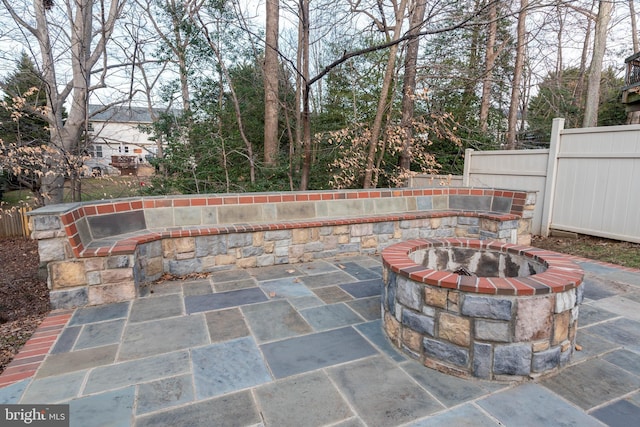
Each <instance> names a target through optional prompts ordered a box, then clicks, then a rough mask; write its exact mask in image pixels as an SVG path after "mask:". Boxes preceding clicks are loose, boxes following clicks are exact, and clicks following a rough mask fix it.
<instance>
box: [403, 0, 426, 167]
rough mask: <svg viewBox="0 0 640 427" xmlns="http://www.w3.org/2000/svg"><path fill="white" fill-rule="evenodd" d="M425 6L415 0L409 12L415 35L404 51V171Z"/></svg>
mask: <svg viewBox="0 0 640 427" xmlns="http://www.w3.org/2000/svg"><path fill="white" fill-rule="evenodd" d="M426 7H427V1H426V0H415V1H414V3H413V7H412V8H411V11H410V12H409V14H410V15H409V16H410V17H409V34H411V35H415V38H411V39H409V41H408V42H407V48H406V49H407V50H406V53H405V60H404V81H403V85H402V121H401V122H400V127H401V128H402V130H403V133H404V135H403V137H404V147H403V148H402V153H400V167H401V168H402V169H403V170H406V171H408V170H410V169H411V158H412V153H411V146H412V144H413V125H412V122H413V110H414V104H415V102H414V94H415V91H416V65H417V63H418V47H419V45H420V39H419V38H418V37H417V34H418V33H419V32H420V28H421V24H422V21H424V15H425V11H426Z"/></svg>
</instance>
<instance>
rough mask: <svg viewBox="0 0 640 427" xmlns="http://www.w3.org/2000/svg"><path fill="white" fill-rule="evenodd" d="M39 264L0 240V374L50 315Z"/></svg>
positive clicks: (564, 245)
mask: <svg viewBox="0 0 640 427" xmlns="http://www.w3.org/2000/svg"><path fill="white" fill-rule="evenodd" d="M532 246H536V247H539V248H543V249H550V250H554V251H558V252H564V253H569V254H572V255H578V256H583V257H587V258H591V259H598V260H601V261H606V262H612V263H615V264H619V265H624V266H628V267H635V268H640V244H634V243H626V242H618V241H613V240H607V239H599V238H595V237H588V236H577V237H575V238H572V237H549V238H539V237H537V238H534V239H533V242H532ZM38 264H39V259H38V244H37V242H35V241H33V240H25V239H18V238H15V239H11V238H9V239H7V238H0V373H1V372H2V371H3V370H4V368H5V367H6V365H7V364H8V363H9V362H10V361H11V360H12V359H13V356H14V355H15V354H16V353H17V352H18V350H19V349H20V347H22V346H23V345H24V343H25V342H27V340H28V339H29V337H30V336H31V334H33V332H34V331H35V330H36V328H37V327H38V325H39V324H40V322H41V321H42V319H44V317H45V316H46V315H47V313H48V311H49V290H48V289H47V284H46V283H45V282H44V281H42V280H40V279H39V278H38Z"/></svg>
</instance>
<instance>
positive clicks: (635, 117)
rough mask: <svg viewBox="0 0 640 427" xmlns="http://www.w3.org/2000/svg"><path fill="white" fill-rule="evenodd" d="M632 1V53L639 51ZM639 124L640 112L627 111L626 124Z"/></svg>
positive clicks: (630, 3)
mask: <svg viewBox="0 0 640 427" xmlns="http://www.w3.org/2000/svg"><path fill="white" fill-rule="evenodd" d="M633 2H634V0H629V16H630V18H631V39H632V41H633V52H634V53H637V52H638V51H640V43H638V24H637V19H636V11H635V6H634V5H633ZM638 123H640V111H629V112H628V113H627V124H629V125H631V124H638Z"/></svg>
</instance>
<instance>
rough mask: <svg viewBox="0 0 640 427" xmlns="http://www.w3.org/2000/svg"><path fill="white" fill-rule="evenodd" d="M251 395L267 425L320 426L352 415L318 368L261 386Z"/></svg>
mask: <svg viewBox="0 0 640 427" xmlns="http://www.w3.org/2000/svg"><path fill="white" fill-rule="evenodd" d="M255 394H256V397H257V400H258V403H259V405H260V412H261V414H262V415H263V416H264V420H265V424H266V425H268V426H280V427H288V426H290V427H299V426H305V425H314V426H320V425H325V424H331V423H335V422H338V421H341V420H345V419H348V418H351V417H353V416H354V415H355V414H354V413H353V412H352V411H351V409H350V408H349V405H348V404H347V402H345V400H344V399H343V398H342V396H341V395H340V393H339V392H338V390H337V389H336V387H335V386H334V385H333V383H332V382H331V380H330V379H329V378H328V377H327V375H326V374H325V373H324V372H322V371H315V372H312V373H309V374H304V375H299V376H296V377H292V378H286V379H283V380H279V381H276V382H272V383H269V384H265V385H262V386H260V387H258V388H256V391H255ZM320 402H321V404H320Z"/></svg>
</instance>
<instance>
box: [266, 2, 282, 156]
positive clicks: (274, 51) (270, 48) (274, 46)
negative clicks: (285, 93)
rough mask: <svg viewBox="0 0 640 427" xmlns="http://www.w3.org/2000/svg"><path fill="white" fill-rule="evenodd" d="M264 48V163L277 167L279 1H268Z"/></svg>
mask: <svg viewBox="0 0 640 427" xmlns="http://www.w3.org/2000/svg"><path fill="white" fill-rule="evenodd" d="M266 8H267V17H266V38H265V48H264V69H263V79H264V163H265V166H275V165H276V163H277V159H278V151H279V150H278V149H279V144H278V112H279V105H278V80H279V79H278V71H279V68H280V67H279V61H278V18H279V13H280V7H279V0H267V1H266Z"/></svg>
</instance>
